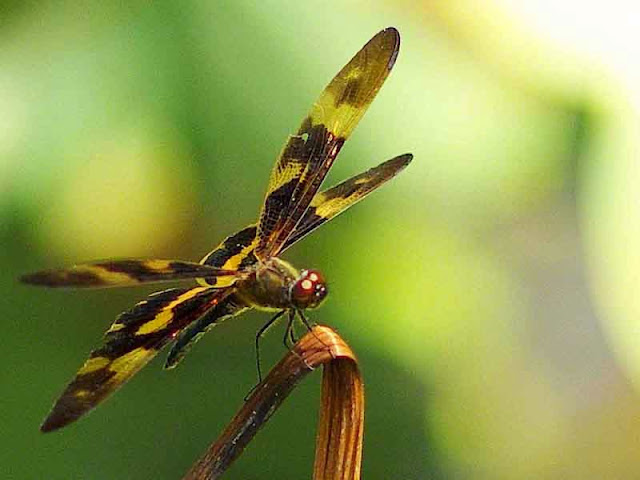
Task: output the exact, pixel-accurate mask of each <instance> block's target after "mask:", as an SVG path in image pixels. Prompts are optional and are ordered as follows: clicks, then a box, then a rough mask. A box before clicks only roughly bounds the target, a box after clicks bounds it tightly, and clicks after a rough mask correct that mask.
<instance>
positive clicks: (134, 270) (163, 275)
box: [20, 260, 236, 288]
mask: <svg viewBox="0 0 640 480" xmlns="http://www.w3.org/2000/svg"><path fill="white" fill-rule="evenodd" d="M235 273H236V272H235V271H230V270H222V269H218V268H214V267H211V266H208V265H202V264H199V263H194V262H183V261H179V260H115V261H106V262H96V263H87V264H82V265H74V266H73V267H70V268H65V269H60V270H45V271H41V272H36V273H32V274H29V275H25V276H23V277H21V279H20V280H21V281H23V282H25V283H29V284H31V285H40V286H46V287H76V288H78V287H79V288H99V287H123V286H130V285H139V284H141V283H152V282H168V281H172V280H183V279H188V278H198V277H217V276H228V277H233V275H235Z"/></svg>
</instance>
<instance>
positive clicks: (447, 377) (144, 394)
mask: <svg viewBox="0 0 640 480" xmlns="http://www.w3.org/2000/svg"><path fill="white" fill-rule="evenodd" d="M629 3H630V2H620V1H616V0H610V1H609V2H578V1H573V0H572V1H565V2H551V1H533V0H493V1H489V0H487V1H481V2H476V1H470V0H456V1H449V2H418V1H395V2H391V1H388V2H384V1H374V2H371V1H368V2H364V1H361V2H319V1H309V2H278V1H265V2H233V1H218V2H214V1H196V0H184V1H181V2H165V1H162V2H114V1H100V2H97V1H89V2H82V4H78V2H69V1H59V2H35V3H33V2H2V3H1V4H0V11H1V20H0V262H1V263H0V265H1V268H0V281H1V282H2V283H1V284H2V292H3V295H2V296H1V297H0V312H1V320H0V322H1V323H0V326H1V330H0V331H1V332H2V335H1V336H0V338H1V340H0V342H1V343H0V344H1V346H2V357H3V358H2V366H3V368H1V369H0V379H1V385H2V395H1V397H2V400H1V402H2V415H1V419H0V431H1V432H2V435H1V436H0V442H1V445H0V476H1V477H2V478H7V479H9V478H11V479H13V478H17V479H37V478H50V479H58V478H60V479H62V478H64V479H96V480H97V479H112V478H136V479H143V478H144V479H146V478H149V479H151V478H154V479H158V478H167V479H171V478H179V477H180V476H181V475H182V473H184V472H185V471H186V470H187V469H188V467H189V466H190V465H191V463H192V462H193V461H195V459H196V458H197V457H198V456H199V455H200V454H201V452H203V451H204V450H205V448H206V447H207V445H208V444H209V443H210V442H211V441H212V440H213V439H214V438H215V437H216V435H217V434H218V433H219V432H220V431H221V429H222V428H223V426H224V425H225V424H226V422H227V421H228V420H229V419H230V418H231V416H232V415H233V413H234V412H235V410H236V408H237V407H238V406H239V405H240V403H241V402H242V399H243V397H244V396H245V394H246V393H247V391H248V390H249V389H250V388H251V387H252V385H253V384H254V383H255V379H256V372H255V366H254V350H253V339H254V333H255V332H256V330H257V329H258V328H259V327H260V325H262V324H263V322H264V321H265V320H266V318H267V317H266V316H265V314H248V315H245V316H243V317H241V318H239V319H235V320H233V321H229V322H227V323H226V324H223V325H221V326H219V327H217V328H215V329H214V330H213V331H212V332H211V333H209V335H207V336H206V337H205V339H203V340H202V341H201V342H200V343H199V344H198V345H197V346H196V347H195V348H194V349H193V350H192V352H191V353H190V355H189V356H188V357H187V358H185V360H184V363H183V364H182V365H181V366H180V367H179V368H178V369H177V370H175V371H171V372H164V371H163V370H162V368H161V367H162V362H163V361H164V359H163V358H162V357H163V355H160V356H159V358H158V359H157V360H155V361H154V362H152V364H150V365H149V366H148V367H147V368H145V369H144V370H143V371H142V372H140V373H139V374H138V375H137V376H136V377H135V378H134V379H133V380H132V381H131V382H130V383H129V384H127V385H126V387H125V388H123V389H122V390H121V391H120V392H118V393H117V394H116V395H115V396H114V397H113V398H112V399H110V400H109V401H107V402H106V403H105V404H103V405H102V406H101V407H100V408H98V409H97V410H96V411H94V412H93V413H92V414H90V415H89V416H87V417H86V418H83V419H82V420H81V421H79V422H78V423H76V424H74V425H72V426H70V427H68V428H66V429H64V430H62V431H60V432H56V433H52V434H48V435H43V434H40V432H39V431H38V426H39V424H40V422H41V420H42V419H43V418H44V416H45V415H46V414H47V412H48V409H49V407H50V405H51V404H52V402H53V400H54V399H55V398H56V397H57V395H58V394H59V393H60V392H61V390H62V389H63V387H64V385H66V382H67V381H68V380H69V379H70V378H71V377H72V376H73V374H74V373H75V371H76V370H77V368H78V367H79V366H80V365H81V364H82V362H83V361H84V359H85V358H86V356H87V355H88V353H89V351H90V350H91V349H92V348H94V347H96V346H97V345H98V344H99V341H100V338H101V336H102V334H103V332H104V331H105V330H106V329H107V328H108V326H109V325H110V324H111V322H112V320H113V318H114V317H115V316H116V315H117V314H118V313H119V312H121V311H123V310H126V309H127V308H129V307H130V306H131V305H132V304H133V303H135V302H136V301H138V300H140V299H142V298H144V296H145V295H146V294H147V293H150V292H151V291H153V290H154V289H153V288H146V289H145V288H139V289H124V290H107V291H81V292H75V291H46V290H42V289H35V288H29V287H26V286H22V285H20V284H19V283H18V282H17V280H16V278H17V277H18V276H19V275H20V274H23V273H26V272H29V271H32V270H37V269H42V268H51V267H57V266H62V265H67V264H70V263H74V262H78V261H83V260H90V259H96V258H98V259H100V258H111V257H132V256H143V257H159V258H182V259H199V258H201V257H202V256H203V255H204V254H205V253H207V252H208V251H209V250H210V248H212V247H213V246H215V245H216V244H217V243H218V242H219V241H220V240H221V239H222V238H223V237H225V236H226V235H228V234H230V233H232V232H234V231H235V230H237V229H239V228H241V227H243V226H245V225H246V224H248V223H250V222H252V221H254V219H255V218H256V215H257V212H258V210H259V206H260V203H261V201H262V198H263V195H264V190H265V187H266V181H267V178H268V175H269V172H270V170H271V167H272V164H273V161H274V159H275V157H276V155H277V154H278V152H279V151H280V148H281V145H282V144H283V142H284V140H285V138H286V136H287V135H288V134H289V133H290V132H292V131H293V130H294V129H295V128H297V126H298V124H299V122H300V120H301V119H302V117H303V115H304V114H305V113H306V112H307V110H308V109H309V107H310V105H311V102H312V101H313V100H314V99H315V97H316V96H317V95H318V94H319V92H320V91H321V89H322V88H323V86H324V85H325V84H326V83H327V82H328V81H329V79H330V78H331V77H332V76H333V75H334V74H335V73H336V72H337V71H338V70H339V69H340V68H341V67H342V65H343V64H344V63H346V61H347V60H348V59H349V58H351V56H352V55H353V54H354V53H355V52H356V51H357V50H358V49H359V48H360V47H361V46H362V45H363V44H364V43H365V42H366V41H367V40H368V39H369V38H370V37H371V36H373V34H375V33H376V32H377V31H378V30H380V29H382V28H384V27H386V26H388V25H393V26H395V27H397V28H398V29H399V30H400V32H401V34H402V48H401V52H400V56H399V59H398V62H397V64H396V67H395V70H394V71H393V73H392V75H391V76H390V78H389V80H388V81H387V84H386V85H385V86H384V87H383V89H382V90H381V92H380V95H379V96H378V98H377V99H376V101H375V102H374V103H373V105H372V107H371V109H370V111H369V113H368V114H367V115H366V116H365V118H364V119H363V121H362V122H361V124H360V126H359V127H358V128H357V129H356V131H355V133H354V135H353V137H352V139H351V140H350V141H349V142H348V144H347V146H346V147H345V149H344V150H343V152H342V154H341V155H340V160H339V161H338V162H337V163H336V165H335V167H334V169H333V171H332V172H331V174H330V177H329V179H328V182H327V184H331V183H335V182H338V181H341V180H342V179H344V178H346V177H348V176H351V175H353V174H356V173H359V172H361V171H363V170H365V169H367V168H369V167H371V166H374V165H376V164H378V163H380V162H382V161H383V160H386V159H388V158H391V157H392V156H395V155H397V154H401V153H405V152H412V153H413V154H414V155H415V159H414V161H413V163H412V164H411V165H410V167H409V168H408V169H407V170H406V171H405V172H403V173H402V174H401V175H400V176H399V177H398V178H396V179H395V180H394V181H393V182H391V183H390V184H389V185H388V186H385V187H384V188H383V189H382V190H381V191H380V192H376V193H375V194H374V195H373V196H372V197H370V198H368V199H367V200H366V201H365V202H363V203H362V204H360V205H358V206H357V207H355V208H354V209H352V210H350V211H349V212H348V213H347V214H345V215H343V216H341V217H339V218H338V219H336V220H334V221H333V222H331V223H330V224H327V225H326V226H324V227H323V228H322V229H320V230H318V231H317V232H316V233H314V234H313V235H312V236H310V237H309V238H307V239H305V241H304V242H301V243H300V244H298V245H296V246H295V248H293V249H291V251H290V252H287V255H286V258H287V259H288V260H290V261H292V262H293V263H294V264H295V265H298V266H309V267H316V268H319V269H321V270H323V271H324V273H325V275H326V276H327V278H328V279H329V281H330V288H331V296H330V299H329V300H328V301H327V303H326V305H325V306H324V307H323V308H322V309H320V310H318V311H317V312H314V313H313V314H312V318H313V320H315V321H318V322H323V323H328V324H330V325H332V326H334V327H336V328H337V329H338V330H339V331H340V332H341V334H342V335H343V336H344V337H345V338H346V339H347V340H348V341H349V343H350V344H351V346H352V347H353V349H354V350H355V351H356V353H357V354H358V355H359V357H360V360H361V363H362V369H363V372H364V375H365V380H366V388H367V390H366V391H367V407H368V408H367V423H366V430H365V450H364V472H363V473H364V478H370V479H377V478H410V479H436V478H439V479H476V480H477V479H485V478H486V479H531V478H546V479H563V480H567V479H590V478H594V479H600V478H611V479H613V478H616V479H635V478H639V477H640V455H638V452H639V451H640V401H639V400H640V398H639V395H638V380H639V378H640V343H639V341H638V338H640V337H639V335H640V295H638V287H639V285H640V280H639V278H638V276H639V274H640V255H639V253H638V252H639V248H638V245H640V205H639V203H638V201H639V198H638V191H639V188H638V185H639V184H640V163H639V161H640V128H639V125H640V116H639V115H640V61H639V60H638V59H639V58H640V38H639V37H638V30H639V26H640V25H639V21H638V18H640V8H639V7H637V6H635V7H633V6H631V5H629ZM280 342H281V335H280V334H279V333H273V334H271V335H269V336H268V337H267V339H266V340H265V343H264V349H265V350H264V352H265V357H266V360H265V361H266V362H275V361H276V360H277V359H278V358H279V357H280V356H281V355H282V353H283V352H282V346H281V343H280ZM319 378H320V375H319V374H317V375H313V376H311V377H310V379H309V380H307V381H306V382H305V383H304V384H303V385H302V386H301V387H300V388H299V389H298V390H296V391H295V392H294V394H293V396H292V397H291V398H290V399H289V400H288V401H287V403H286V404H285V405H284V407H283V408H282V410H281V411H279V412H278V413H277V415H276V416H275V417H274V418H273V420H272V421H271V422H270V424H269V425H268V426H267V427H266V428H265V430H263V431H262V432H261V433H260V434H259V435H258V437H257V439H256V440H255V441H254V442H253V443H252V444H251V445H250V446H249V448H248V449H247V451H246V452H245V454H244V456H243V457H241V459H240V460H239V461H238V463H237V464H235V465H234V467H233V468H232V470H231V471H230V472H229V477H230V478H250V479H253V478H255V479H257V478H269V477H283V478H308V477H309V476H310V472H311V466H312V461H313V460H312V456H313V450H314V435H315V423H316V419H317V408H318V401H319V396H318V394H319Z"/></svg>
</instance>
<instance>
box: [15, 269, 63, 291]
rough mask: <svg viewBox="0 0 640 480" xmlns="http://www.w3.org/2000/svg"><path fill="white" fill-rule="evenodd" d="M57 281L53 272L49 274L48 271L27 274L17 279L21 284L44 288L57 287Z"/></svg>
mask: <svg viewBox="0 0 640 480" xmlns="http://www.w3.org/2000/svg"><path fill="white" fill-rule="evenodd" d="M57 279H58V275H55V274H54V273H53V272H50V271H43V272H35V273H28V274H26V275H22V276H20V278H19V280H20V281H21V282H22V283H26V284H29V285H40V286H46V287H55V286H58V282H57V281H56V280H57Z"/></svg>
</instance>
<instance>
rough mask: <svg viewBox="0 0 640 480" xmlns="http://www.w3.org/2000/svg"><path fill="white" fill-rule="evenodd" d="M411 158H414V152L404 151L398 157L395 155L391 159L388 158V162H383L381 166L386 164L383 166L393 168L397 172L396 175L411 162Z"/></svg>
mask: <svg viewBox="0 0 640 480" xmlns="http://www.w3.org/2000/svg"><path fill="white" fill-rule="evenodd" d="M411 160H413V154H412V153H404V154H402V155H398V156H397V157H393V158H392V159H391V160H387V161H386V162H384V163H382V164H381V165H380V166H383V165H384V167H383V168H384V169H385V170H386V169H389V170H392V171H394V172H395V173H394V175H395V174H396V173H398V172H400V171H401V170H403V169H404V168H406V166H407V165H409V164H410V163H411ZM376 168H378V167H376Z"/></svg>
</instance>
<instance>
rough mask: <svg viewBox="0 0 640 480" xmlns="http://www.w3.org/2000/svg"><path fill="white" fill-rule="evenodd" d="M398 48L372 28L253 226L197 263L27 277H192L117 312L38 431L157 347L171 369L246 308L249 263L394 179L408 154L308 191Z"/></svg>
mask: <svg viewBox="0 0 640 480" xmlns="http://www.w3.org/2000/svg"><path fill="white" fill-rule="evenodd" d="M399 46H400V36H399V34H398V32H397V30H395V29H394V28H387V29H385V30H382V31H381V32H379V33H378V34H377V35H375V36H374V37H373V38H372V39H371V40H370V41H369V42H368V43H367V44H366V45H365V46H364V47H363V48H362V49H361V50H360V51H359V52H358V53H357V54H356V55H355V56H354V57H353V58H352V59H351V61H350V62H349V63H348V64H347V65H346V66H345V67H343V68H342V70H340V72H339V73H338V74H337V75H336V76H335V78H334V79H333V80H332V81H331V82H330V83H329V85H328V86H327V87H326V88H325V90H324V91H323V93H322V94H321V95H320V98H319V99H318V100H317V101H316V102H315V103H314V105H313V108H312V109H311V112H310V113H309V114H308V115H307V117H305V119H304V120H303V122H302V125H301V126H300V128H299V130H298V132H297V133H296V135H293V136H291V137H290V138H289V140H288V142H287V143H286V145H285V147H284V149H283V150H282V153H281V154H280V156H279V158H278V160H277V162H276V165H275V167H274V169H273V171H272V173H271V177H270V180H269V184H268V188H267V194H266V196H265V201H264V205H263V208H262V211H261V214H260V217H259V220H258V222H257V224H253V225H249V226H247V227H245V228H244V229H242V230H240V231H238V232H237V233H235V234H233V235H231V236H229V237H227V238H226V239H225V240H224V241H223V242H222V243H220V245H218V246H217V247H216V248H215V249H214V250H213V251H212V252H210V253H209V254H208V255H206V256H205V257H204V258H203V259H202V260H201V261H200V262H199V263H194V262H185V261H181V260H139V259H130V260H109V261H102V262H92V263H87V264H80V265H76V266H73V267H70V268H66V269H59V270H47V271H42V272H37V273H34V274H30V275H26V276H24V277H22V278H21V280H22V281H24V282H25V283H30V284H33V285H39V286H47V287H75V288H77V287H82V288H102V287H122V286H133V285H140V284H146V283H153V282H167V281H176V280H187V279H191V280H196V281H197V284H199V285H198V286H195V287H189V288H172V289H168V290H164V291H161V292H158V293H155V294H153V295H151V296H149V297H148V298H147V299H146V300H144V301H142V302H140V303H138V304H137V305H136V306H135V307H133V308H132V309H131V310H129V311H128V312H125V313H123V314H121V315H120V316H119V317H118V318H117V319H116V321H115V322H114V323H113V324H112V325H111V327H110V328H109V330H108V331H107V333H106V334H105V338H104V341H103V344H102V346H100V347H99V348H98V349H96V350H94V351H93V352H91V354H90V356H89V358H88V360H87V361H86V362H85V363H84V365H83V366H82V367H81V368H80V370H79V371H78V372H77V374H76V376H75V377H74V379H73V380H72V381H71V383H69V385H68V386H67V388H66V389H65V390H64V392H63V393H62V395H61V396H60V398H59V399H58V400H57V401H56V403H55V405H54V407H53V409H52V411H51V413H50V414H49V416H48V417H47V418H46V419H45V421H44V423H43V425H42V427H41V430H42V431H45V432H46V431H51V430H55V429H57V428H60V427H63V426H65V425H67V424H69V423H71V422H73V421H74V420H76V419H77V418H79V417H80V416H82V415H83V414H84V413H86V412H87V411H89V410H90V409H92V408H93V407H95V406H96V405H98V404H99V403H100V402H102V401H103V400H104V399H106V398H107V397H108V396H109V395H110V394H111V393H113V392H114V391H115V390H117V389H118V388H119V387H120V386H121V385H122V384H124V383H125V382H126V381H127V380H128V379H130V378H131V377H132V376H133V375H134V374H135V373H136V372H137V371H138V370H140V369H141V368H142V367H143V366H144V365H145V364H146V363H148V362H149V361H150V360H151V359H152V358H153V357H154V356H155V355H156V354H157V353H158V352H159V351H160V350H161V349H162V348H163V347H164V346H166V345H167V344H169V343H172V342H173V347H172V349H171V351H170V352H169V356H168V358H167V361H166V364H165V367H166V368H173V367H175V366H176V365H177V364H178V363H179V362H180V360H181V359H182V358H183V356H184V354H185V353H186V352H187V351H188V349H189V348H190V347H191V346H192V345H193V344H194V343H195V342H196V341H197V339H198V338H200V336H201V335H202V334H203V333H205V332H206V331H207V330H208V329H209V328H211V327H212V326H213V325H215V324H217V323H219V322H220V321H222V320H224V319H226V318H229V317H232V316H235V315H238V314H240V313H242V312H244V311H245V310H247V309H248V308H250V307H249V306H248V305H246V304H245V303H244V302H243V301H242V300H241V299H240V296H239V295H237V294H236V293H237V286H236V285H235V284H236V281H237V280H238V279H239V278H242V276H243V272H245V274H246V272H247V271H249V270H250V269H251V268H252V267H254V266H255V264H256V263H257V262H260V261H263V260H266V259H268V258H270V257H273V256H275V255H278V254H279V253H281V252H282V251H284V250H285V249H287V248H288V247H290V246H291V245H292V244H293V243H295V242H297V241H298V240H300V239H301V238H303V237H305V236H306V235H308V234H309V233H310V232H312V231H313V230H315V229H316V228H318V227H319V226H320V225H322V224H324V223H325V222H327V221H329V220H331V219H332V218H333V217H335V216H336V215H338V214H340V213H341V212H343V211H344V210H346V209H347V208H349V207H350V206H352V205H354V204H355V203H357V202H358V201H359V200H361V199H362V198H364V197H365V196H367V195H368V194H369V193H371V192H372V191H374V190H375V189H377V188H378V187H380V186H381V185H383V184H384V183H385V182H387V181H388V180H390V179H391V178H393V177H394V176H395V175H396V174H397V173H398V172H400V171H401V170H402V169H403V168H405V167H406V166H407V165H408V164H409V162H410V161H411V159H412V156H411V155H410V154H405V155H400V156H398V157H395V158H393V159H391V160H388V161H387V162H384V163H382V164H380V165H378V166H377V167H374V168H372V169H370V170H367V171H366V172H363V173H361V174H359V175H356V176H354V177H352V178H350V179H348V180H346V181H344V182H342V183H340V184H338V185H336V186H334V187H332V188H329V189H327V190H325V191H323V192H321V193H317V192H318V190H319V188H320V186H321V184H322V181H323V180H324V178H325V176H326V174H327V172H328V171H329V169H330V167H331V166H332V164H333V162H334V160H335V158H336V156H337V155H338V153H339V151H340V149H341V148H342V145H343V144H344V142H345V141H346V140H347V138H348V137H349V135H350V134H351V132H352V131H353V129H354V128H355V126H356V124H357V123H358V121H359V120H360V118H361V117H362V115H363V114H364V112H365V111H366V109H367V107H368V106H369V104H370V103H371V102H372V100H373V98H374V97H375V95H376V94H377V92H378V90H379V89H380V87H381V86H382V84H383V83H384V81H385V79H386V78H387V76H388V74H389V72H390V70H391V69H392V67H393V65H394V63H395V60H396V57H397V54H398V49H399Z"/></svg>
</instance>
